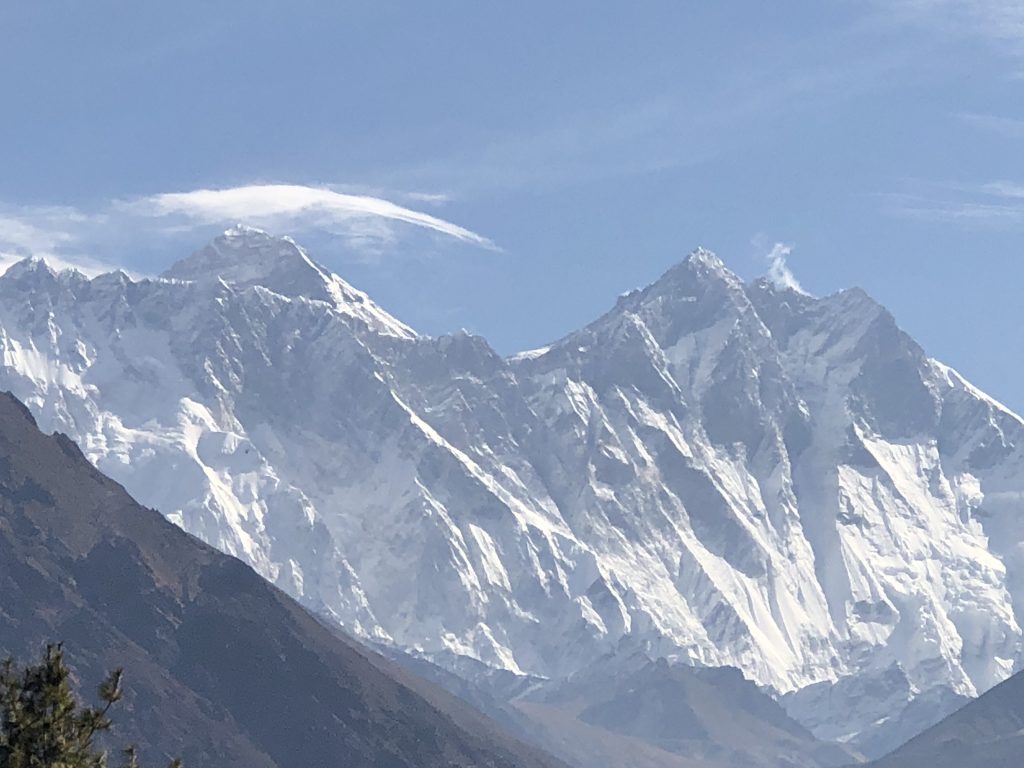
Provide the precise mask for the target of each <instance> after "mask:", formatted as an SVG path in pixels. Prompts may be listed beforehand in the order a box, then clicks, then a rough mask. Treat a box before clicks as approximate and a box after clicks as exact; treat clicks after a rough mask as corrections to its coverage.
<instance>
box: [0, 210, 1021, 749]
mask: <svg viewBox="0 0 1024 768" xmlns="http://www.w3.org/2000/svg"><path fill="white" fill-rule="evenodd" d="M0 349H2V352H3V356H4V357H3V359H4V366H3V368H2V370H0V388H5V389H10V390H12V391H13V392H14V394H15V395H17V396H18V397H19V398H21V399H22V400H23V401H25V402H26V403H27V404H28V405H29V407H30V408H31V409H32V411H33V412H34V413H35V415H36V417H37V418H38V420H39V422H40V426H41V427H42V428H43V429H45V430H60V431H63V432H66V433H68V434H69V435H70V436H71V437H72V438H74V439H75V440H77V441H78V442H79V443H80V444H81V445H82V446H83V449H84V450H85V452H86V454H87V455H88V456H89V458H90V459H91V460H92V461H94V462H95V463H96V464H97V466H98V467H99V468H100V469H101V470H102V471H104V472H105V473H107V474H108V475H110V476H112V477H113V478H115V479H116V480H118V481H120V482H121V483H123V484H124V485H125V486H126V487H127V489H128V490H129V491H130V492H131V493H132V494H133V495H134V496H136V497H137V498H138V499H140V500H141V501H143V502H144V503H146V504H148V505H151V506H153V507H155V508H157V509H160V510H161V511H163V512H164V513H165V514H166V515H167V516H168V517H169V518H171V519H172V520H174V521H175V522H177V523H178V524H179V525H181V526H182V527H184V528H185V529H186V530H189V531H191V532H192V533H194V534H196V535H197V536H199V537H200V538H202V539H204V540H206V541H208V542H210V543H211V544H214V545H215V546H217V547H219V548H221V549H223V550H225V551H227V552H230V553H232V554H235V555H237V556H239V557H241V558H243V559H245V560H247V561H248V562H249V563H251V564H252V565H253V566H254V567H255V568H256V569H257V570H258V571H259V572H260V573H262V574H264V575H265V576H266V577H267V578H269V579H270V580H272V581H274V582H275V583H277V584H278V585H279V586H281V587H282V588H284V589H285V590H286V591H288V592H290V593H291V594H293V595H295V596H297V597H298V598H300V599H301V600H302V601H303V602H304V603H305V604H306V605H308V606H310V607H312V608H313V609H315V610H318V611H320V612H322V613H325V614H326V615H328V616H331V617H333V618H334V619H336V620H337V621H338V622H339V623H341V624H343V625H344V626H345V627H347V628H348V629H350V630H351V631H353V632H355V633H356V634H358V635H361V636H363V637H365V638H368V639H371V640H374V641H377V642H382V643H392V644H395V645H397V646H400V647H403V648H406V649H409V650H412V651H414V652H417V653H421V654H424V655H427V656H429V657H430V658H432V659H434V660H435V661H437V662H440V663H442V664H445V665H447V666H449V667H450V668H452V669H455V670H459V669H462V668H466V669H468V668H471V667H472V666H473V664H471V663H469V662H468V661H467V662H465V663H464V662H463V660H464V659H472V660H479V661H483V662H485V663H486V664H488V665H490V666H492V667H498V668H504V669H508V670H511V671H514V672H526V673H531V674H535V675H542V676H552V677H555V676H564V675H569V674H572V673H573V672H576V671H577V670H579V669H581V668H583V667H585V666H586V665H587V664H588V663H589V662H591V661H593V660H595V659H598V658H600V657H601V656H603V655H605V654H608V653H613V652H618V653H627V652H628V653H634V652H637V651H641V652H643V653H646V654H647V655H648V656H650V657H668V658H671V659H675V660H681V661H686V662H690V663H694V664H698V665H712V666H721V665H731V666H735V667H738V668H740V669H741V670H742V671H743V672H744V674H745V675H746V676H747V677H748V678H750V679H751V680H754V681H755V682H757V683H759V684H761V685H763V686H766V687H767V688H770V689H771V690H773V691H774V692H776V693H777V694H779V695H780V696H782V697H783V701H784V703H785V704H786V706H787V709H788V710H789V711H790V713H791V714H793V715H794V716H795V717H797V718H798V719H799V720H801V721H802V722H804V723H805V724H806V725H808V726H809V727H811V728H812V729H813V730H814V731H815V733H816V734H817V735H819V736H823V737H826V738H846V737H851V736H852V737H853V738H854V740H855V741H856V740H860V743H862V744H867V745H868V746H870V747H871V749H869V750H868V751H869V752H870V751H874V752H880V751H881V750H882V749H884V748H885V747H886V746H888V745H889V744H890V742H892V741H893V740H898V739H899V738H901V737H904V736H908V735H911V734H912V731H913V729H914V728H917V727H918V726H919V725H925V724H927V723H928V722H929V721H932V720H935V719H938V717H939V716H940V715H941V714H945V711H946V710H947V709H949V708H951V707H952V706H954V705H955V704H956V703H957V702H958V701H960V700H962V698H963V697H969V696H974V695H976V694H977V693H979V692H981V691H983V690H985V689H987V688H989V687H991V686H992V685H994V684H995V683H997V682H999V681H1000V680H1002V679H1004V678H1006V677H1007V676H1008V675H1009V674H1010V673H1011V672H1012V671H1013V670H1014V669H1015V668H1016V667H1017V666H1018V665H1019V662H1020V659H1021V649H1022V632H1021V626H1020V624H1021V621H1020V618H1019V617H1020V616H1021V615H1022V611H1024V545H1022V542H1024V519H1020V512H1021V511H1022V508H1024V422H1022V420H1021V419H1020V418H1019V417H1018V416H1016V415H1015V414H1013V413H1011V412H1010V411H1009V410H1007V409H1006V408H1004V407H1003V406H1001V405H1000V404H999V403H997V402H995V401H994V400H992V399H991V398H989V397H987V396H986V395H984V394H983V393H981V392H980V391H978V390H977V389H975V388H974V387H972V386H971V385H970V384H969V383H967V382H966V381H965V380H964V379H963V378H962V377H961V376H959V375H958V374H957V373H956V372H955V371H953V370H952V369H950V368H948V367H946V366H944V365H942V364H940V363H938V362H936V361H934V360H932V359H930V358H929V357H927V355H926V354H925V353H924V352H923V351H922V350H921V349H920V348H919V347H918V345H917V344H916V343H915V342H914V341H913V340H912V339H911V338H909V337H908V336H907V335H906V334H904V333H903V332H902V331H900V329H899V328H898V327H897V325H896V323H895V322H894V320H893V318H892V316H891V315H890V314H889V313H888V312H886V311H885V309H884V308H882V307H881V306H879V305H878V304H876V303H875V302H873V301H872V300H871V299H870V298H869V297H868V296H867V295H865V294H864V293H863V292H862V291H859V290H849V291H843V292H840V293H837V294H835V295H833V296H829V297H826V298H822V299H817V298H813V297H810V296H807V295H804V294H801V293H798V292H796V291H794V290H791V289H785V288H780V287H777V286H775V285H773V284H772V283H770V282H768V281H758V282H755V283H754V284H749V285H745V284H744V283H743V282H742V281H741V280H739V279H738V278H737V277H736V276H735V275H734V274H732V273H731V272H729V271H728V270H727V269H726V267H725V266H724V265H723V264H722V262H721V261H720V260H719V259H718V258H717V257H715V256H714V255H712V254H710V253H709V252H707V251H703V250H698V251H696V252H695V253H693V254H692V255H691V256H690V257H688V258H687V259H686V260H685V261H683V262H682V263H680V264H679V265H678V266H676V267H674V268H673V269H671V270H670V271H669V272H667V273H666V274H665V275H664V276H663V277H662V278H661V279H660V280H658V281H657V282H656V283H654V284H653V285H651V286H650V287H648V288H646V289H644V290H642V291H634V292H632V293H630V294H628V295H626V296H623V297H621V298H620V299H619V301H618V303H617V304H616V306H615V307H614V308H613V309H612V310H611V311H610V312H608V313H607V314H606V315H604V316H603V317H601V318H600V319H598V320H597V321H595V322H594V323H592V324H591V325H589V326H587V327H586V328H584V329H582V330H581V331H579V332H576V333H574V334H571V335H570V336H568V337H566V338H564V339H562V340H561V341H559V342H557V343H555V344H553V345H551V346H550V347H548V348H546V349H542V350H536V351H532V352H528V353H523V354H521V355H517V356H515V357H512V358H510V359H503V358H502V357H500V356H499V355H497V354H496V353H495V352H494V351H493V350H492V349H491V348H490V347H489V346H488V344H487V343H486V341H484V340H483V339H481V338H479V337H474V336H470V335H468V334H465V333H460V334H456V335H454V336H445V337H441V338H427V337H423V336H419V335H417V334H416V333H415V332H414V331H412V330H411V329H410V328H408V327H407V326H406V325H404V324H403V323H401V322H400V321H398V320H396V319H395V318H393V317H391V316H390V315H388V314H387V313H386V312H385V311H384V310H382V309H381V308H380V307H378V306H377V305H375V304H374V303H373V302H372V301H371V300H370V299H369V298H368V297H367V296H365V295H364V294H362V293H360V292H359V291H357V290H355V289H354V288H352V287H351V286H349V285H347V284H346V283H345V282H344V281H343V280H341V279H340V278H339V277H337V276H335V275H332V274H330V273H329V272H328V271H327V270H326V269H324V268H323V267H321V266H319V265H317V264H316V263H315V262H314V261H312V260H311V259H310V258H309V257H308V256H307V255H306V254H305V253H304V252H303V251H302V249H301V248H299V247H298V246H297V245H295V244H294V243H293V242H292V241H290V240H288V239H277V238H273V237H271V236H269V235H267V234H265V233H262V232H259V231H256V230H251V229H247V228H242V227H239V228H235V229H232V230H229V231H228V232H226V233H225V234H224V235H223V236H222V237H220V238H218V239H217V240H216V241H215V242H214V243H212V244H211V245H210V246H208V247H207V248H206V249H204V250H202V251H200V252H199V253H197V254H195V255H193V256H191V257H189V258H187V259H185V260H183V261H182V262H179V263H178V264H176V265H175V266H173V267H172V268H171V269H170V270H168V272H167V273H165V276H164V277H163V278H161V279H157V280H142V281H137V282H136V281H132V280H130V279H129V278H128V277H127V276H125V275H124V274H120V273H117V274H109V275H103V276H100V277H97V278H94V279H92V280H89V279H87V278H85V277H83V276H81V275H80V274H77V273H75V272H60V273H55V272H53V271H51V270H50V269H49V268H48V267H47V266H46V265H45V264H44V263H42V262H39V261H25V262H22V263H20V264H18V265H15V266H14V267H12V268H11V269H10V270H9V271H8V272H7V273H6V274H5V275H3V276H2V277H0ZM837 681H838V682H837ZM911 701H915V702H917V703H916V704H915V706H914V707H909V708H908V704H909V703H910V702H911ZM915 707H916V708H915Z"/></svg>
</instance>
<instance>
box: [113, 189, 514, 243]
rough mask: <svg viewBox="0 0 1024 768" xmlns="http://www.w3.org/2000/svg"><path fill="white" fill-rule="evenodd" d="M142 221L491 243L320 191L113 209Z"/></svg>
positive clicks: (371, 202)
mask: <svg viewBox="0 0 1024 768" xmlns="http://www.w3.org/2000/svg"><path fill="white" fill-rule="evenodd" d="M116 207H117V208H118V209H120V210H121V211H124V212H126V213H129V214H132V215H136V216H143V217H164V216H173V215H181V216H186V217H188V218H191V219H195V220H198V221H200V222H203V223H207V224H212V223H220V222H232V221H241V222H244V223H246V224H255V225H257V226H271V227H273V228H275V229H276V228H288V227H290V226H293V225H299V226H316V227H323V226H339V225H340V226H342V227H346V228H348V229H351V230H352V234H354V235H355V237H356V239H359V238H360V237H368V238H370V239H387V235H386V233H385V231H384V230H383V229H381V227H380V226H379V225H380V223H381V221H382V220H383V221H395V222H402V223H405V224H411V225H413V226H416V227H422V228H424V229H428V230H432V231H434V232H437V233H440V234H442V235H446V236H448V237H451V238H454V239H455V240H459V241H462V242H465V243H470V244H472V245H477V246H480V247H483V248H488V249H491V250H495V249H496V248H497V247H496V246H495V244H494V243H493V242H492V241H491V240H489V239H488V238H486V237H484V236H483V235H479V234H477V233H476V232H473V231H472V230H469V229H466V228H465V227H462V226H459V225H458V224H453V223H452V222H450V221H446V220H444V219H441V218H438V217H436V216H432V215H430V214H427V213H423V212H421V211H415V210H412V209H411V208H405V207H403V206H401V205H397V204H396V203H392V202H391V201H389V200H384V199H382V198H378V197H370V196H368V195H352V194H347V193H343V192H335V191H334V190H331V189H327V188H324V187H309V186H301V185H297V184H254V185H249V186H242V187H231V188H226V189H197V190H193V191H191V192H169V193H163V194H158V195H152V196H149V197H145V198H142V199H141V200H135V201H130V202H121V203H118V204H117V206H116Z"/></svg>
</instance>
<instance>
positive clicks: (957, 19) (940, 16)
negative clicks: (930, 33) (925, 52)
mask: <svg viewBox="0 0 1024 768" xmlns="http://www.w3.org/2000/svg"><path fill="white" fill-rule="evenodd" d="M881 7H882V8H883V9H884V10H885V12H886V13H895V14H896V15H897V16H899V17H901V18H902V19H903V20H905V21H909V22H912V23H914V24H916V25H918V26H920V27H925V28H929V29H933V30H936V31H938V32H940V33H941V34H943V35H945V36H947V37H952V38H961V39H962V38H965V37H972V38H976V39H981V40H984V41H987V42H989V43H991V44H993V45H994V46H995V47H996V48H997V50H999V51H1000V52H1002V53H1004V54H1008V55H1011V56H1013V57H1022V58H1024V3H1021V2H1020V0H895V1H893V0H885V2H883V3H882V4H881Z"/></svg>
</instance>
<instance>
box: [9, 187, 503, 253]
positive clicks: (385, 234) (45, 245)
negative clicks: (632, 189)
mask: <svg viewBox="0 0 1024 768" xmlns="http://www.w3.org/2000/svg"><path fill="white" fill-rule="evenodd" d="M406 198H407V199H409V196H408V195H406ZM445 199H446V198H443V196H431V197H428V198H425V199H423V202H429V203H431V204H434V205H438V204H441V203H443V202H444V200H445ZM239 222H240V223H244V224H249V225H252V226H256V227H260V228H262V229H266V230H268V231H271V232H273V233H275V234H282V235H283V234H288V235H293V236H295V237H296V238H298V239H302V238H304V237H315V238H317V239H318V240H319V241H320V242H323V241H324V240H325V239H327V240H333V239H334V238H340V239H341V240H342V241H343V243H344V245H345V249H344V250H345V251H346V253H347V254H348V257H349V258H353V259H354V260H356V261H364V262H365V261H370V260H376V259H379V258H380V257H381V256H382V255H386V254H388V253H396V254H397V253H398V252H399V251H400V249H401V246H402V243H403V241H405V240H406V239H408V238H410V237H412V236H413V234H414V233H415V232H426V233H428V234H431V235H433V236H435V237H437V238H440V239H441V241H445V242H448V243H463V244H467V245H469V246H473V247H477V248H485V249H490V250H497V246H496V245H495V244H494V243H493V242H492V241H491V240H490V239H488V238H486V237H484V236H483V235H480V234H478V233H476V232H474V231H472V230H470V229H467V228H466V227H463V226H460V225H458V224H455V223H453V222H451V221H448V220H446V219H442V218H439V217H437V216H434V215H431V214H428V213H424V212H422V211H418V210H415V209H413V208H409V207H406V206H403V205H399V204H397V203H394V202H392V201H390V200H387V199H384V198H382V197H376V196H373V195H369V194H353V193H349V192H340V191H337V189H332V188H328V187H316V186H302V185H296V184H254V185H246V186H239V187H230V188H222V189H199V190H192V191H187V192H167V193H160V194H155V195H149V196H145V197H141V198H136V199H130V200H116V201H110V202H108V203H105V204H103V205H100V206H95V207H94V208H92V209H90V210H80V209H77V208H70V207H58V206H36V207H32V206H10V205H7V206H5V205H3V204H0V269H5V268H6V267H7V266H9V265H10V263H12V262H13V261H14V260H17V259H20V258H24V257H26V256H41V257H43V258H45V259H46V260H47V261H48V262H50V263H51V264H53V265H54V266H76V267H80V268H81V270H82V271H84V272H87V273H94V272H97V271H107V270H108V269H109V268H110V266H111V265H110V263H109V262H108V261H107V259H111V260H117V259H121V258H128V259H131V258H132V256H131V254H130V253H124V251H130V250H131V249H132V247H133V246H135V245H137V244H138V243H140V242H145V243H146V244H147V245H148V246H152V244H153V241H154V240H157V241H159V240H165V241H167V242H169V243H170V242H174V243H181V247H187V246H186V245H185V243H187V242H188V241H189V240H190V239H194V238H195V236H197V235H198V236H203V237H205V236H207V235H209V234H211V230H216V229H218V228H221V229H222V228H225V227H227V226H229V225H232V224H235V223H239ZM183 241H184V242H183ZM417 242H420V241H417ZM193 245H195V243H194V242H193ZM150 250H153V248H152V247H150ZM434 250H436V249H434ZM178 255H181V254H180V253H179V254H178ZM122 264H124V262H122ZM131 266H135V267H136V270H137V271H138V265H137V264H135V265H131ZM158 266H160V265H152V267H158ZM152 271H159V269H155V270H152Z"/></svg>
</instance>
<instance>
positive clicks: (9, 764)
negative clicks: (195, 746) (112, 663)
mask: <svg viewBox="0 0 1024 768" xmlns="http://www.w3.org/2000/svg"><path fill="white" fill-rule="evenodd" d="M121 680H122V671H121V670H120V669H117V670H114V671H113V672H112V673H111V674H110V675H109V676H108V677H107V679H106V680H104V681H103V683H102V684H101V685H100V688H99V699H100V703H99V704H98V705H97V706H86V705H83V704H80V703H79V702H78V700H77V698H76V697H75V693H74V691H73V690H72V687H71V681H70V672H69V670H68V667H67V665H66V664H65V662H64V649H63V648H62V647H61V646H60V645H59V644H58V645H48V646H47V647H46V651H45V652H44V653H43V657H42V659H41V660H40V661H39V663H38V664H30V665H28V666H26V667H24V668H18V667H16V666H15V664H14V661H13V660H12V659H8V660H7V661H5V662H4V663H3V665H2V666H0V768H107V755H106V752H105V751H103V750H102V749H100V748H99V747H97V746H96V743H95V740H96V737H97V736H98V735H99V734H101V733H103V732H105V731H108V730H109V729H110V726H111V725H112V722H111V720H110V718H109V717H108V713H109V712H110V710H111V708H112V707H113V706H114V705H115V704H116V703H117V702H119V701H120V700H121V698H122V696H123V695H124V694H123V690H122V688H121ZM124 759H125V762H124V763H123V765H124V767H125V768H139V762H138V758H137V755H136V750H135V748H134V747H128V748H127V749H126V750H124ZM171 768H181V763H180V762H179V761H177V760H176V761H174V762H173V763H171Z"/></svg>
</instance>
